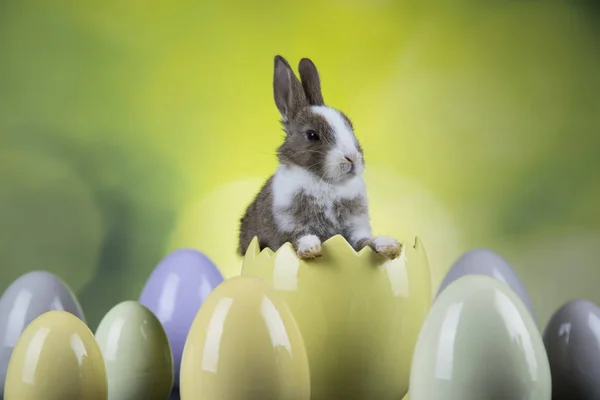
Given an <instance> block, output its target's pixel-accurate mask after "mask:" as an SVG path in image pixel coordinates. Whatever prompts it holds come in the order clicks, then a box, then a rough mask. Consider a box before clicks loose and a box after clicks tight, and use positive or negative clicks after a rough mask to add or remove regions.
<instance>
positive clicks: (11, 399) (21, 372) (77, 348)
mask: <svg viewBox="0 0 600 400" xmlns="http://www.w3.org/2000/svg"><path fill="white" fill-rule="evenodd" d="M107 396H108V389H107V380H106V370H105V367H104V361H103V359H102V354H101V352H100V348H99V346H98V344H97V343H96V340H95V339H94V335H93V334H92V332H91V331H90V330H89V329H88V327H87V326H86V325H85V324H84V323H83V322H82V321H81V320H80V319H79V318H77V317H75V316H74V315H73V314H71V313H68V312H66V311H49V312H46V313H44V314H42V315H40V316H39V317H37V318H36V319H34V320H33V321H32V322H31V323H30V324H29V325H28V326H27V328H25V330H24V331H23V334H22V335H21V337H20V338H19V340H18V341H17V344H16V345H15V348H14V350H13V353H12V356H11V359H10V362H9V364H8V371H7V373H6V384H5V389H4V400H66V399H68V400H107Z"/></svg>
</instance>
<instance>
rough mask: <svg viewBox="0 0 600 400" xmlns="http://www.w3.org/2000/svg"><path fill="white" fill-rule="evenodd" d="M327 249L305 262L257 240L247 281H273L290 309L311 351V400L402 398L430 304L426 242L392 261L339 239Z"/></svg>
mask: <svg viewBox="0 0 600 400" xmlns="http://www.w3.org/2000/svg"><path fill="white" fill-rule="evenodd" d="M322 250H323V256H322V257H320V258H318V259H315V260H311V261H304V260H301V259H299V258H298V257H297V256H296V252H295V251H294V249H293V247H292V245H291V244H289V243H286V244H284V245H283V246H282V247H280V248H279V249H278V250H277V251H276V252H275V253H274V252H273V251H271V249H268V248H266V249H264V250H262V251H260V250H259V247H258V241H257V240H256V238H255V239H254V240H253V241H252V243H251V245H250V247H249V249H248V251H247V252H246V255H245V257H244V264H243V270H242V275H244V276H256V277H259V278H261V279H263V280H265V281H267V282H269V283H271V284H272V286H273V287H274V289H275V290H277V292H278V293H280V294H281V296H282V297H283V298H284V299H285V301H286V303H287V304H289V306H290V309H291V311H292V314H293V315H294V318H295V320H296V321H297V323H298V326H299V328H300V332H301V334H302V337H303V339H304V343H305V345H306V351H307V354H308V359H309V363H310V370H311V396H312V397H311V398H312V399H313V400H331V399H346V400H351V399H357V400H363V399H380V400H388V399H390V400H392V399H393V400H397V399H399V398H402V396H403V395H404V394H405V393H406V391H407V390H408V380H409V374H410V365H411V359H412V353H413V348H414V345H415V343H416V341H417V337H418V334H419V330H420V328H421V325H422V323H423V321H424V320H425V317H426V315H427V312H428V310H429V306H430V302H431V280H430V272H429V265H428V261H427V256H426V254H425V250H424V249H423V245H422V243H421V241H420V240H419V239H418V238H416V239H413V241H412V242H405V243H404V245H403V248H402V251H401V254H400V257H398V258H396V259H394V260H386V259H384V258H383V257H381V256H379V255H378V254H377V253H375V252H374V251H373V250H372V249H371V248H370V247H365V248H364V249H362V250H361V251H359V252H356V251H355V250H354V249H353V248H352V247H351V246H350V245H349V244H348V242H347V241H346V239H344V238H343V237H342V236H340V235H337V236H334V237H332V238H330V239H328V240H327V241H325V242H324V243H323V244H322Z"/></svg>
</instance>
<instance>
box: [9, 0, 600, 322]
mask: <svg viewBox="0 0 600 400" xmlns="http://www.w3.org/2000/svg"><path fill="white" fill-rule="evenodd" d="M599 17H600V14H599V13H598V7H597V6H596V5H595V3H594V2H592V1H588V2H586V1H580V2H561V1H483V0H482V1H449V0H440V1H414V0H413V1H400V0H397V1H389V0H377V1H375V0H345V1H343V0H314V1H313V0H310V1H304V2H300V1H287V0H286V1H283V0H279V1H272V0H258V1H233V0H228V1H223V0H222V1H217V0H211V1H201V2H184V1H180V2H171V3H168V2H157V1H149V2H137V1H112V0H109V1H104V2H90V1H88V2H82V1H62V2H44V1H22V0H1V1H0V290H3V289H5V288H6V287H7V286H8V285H9V284H10V283H11V282H12V281H13V280H14V279H15V278H17V277H18V276H19V275H21V274H23V273H25V272H26V271H29V270H33V269H46V270H50V271H52V272H54V273H56V274H59V275H60V276H61V277H62V278H63V279H64V280H65V281H66V282H67V283H68V284H69V285H70V286H71V287H72V288H73V289H74V290H75V291H76V292H77V294H78V295H79V297H80V299H81V302H82V304H83V307H84V309H85V311H86V313H87V317H88V319H89V320H90V324H91V325H92V326H93V327H95V326H96V324H97V323H98V322H99V320H100V318H101V317H102V316H103V314H104V313H105V312H106V311H108V309H109V308H110V307H111V306H112V305H114V304H115V303H117V302H118V301H121V300H123V299H131V298H137V296H138V294H139V293H140V290H141V288H142V286H143V284H144V281H145V279H146V278H147V276H148V275H149V273H150V272H151V271H152V269H153V268H154V266H155V265H156V264H157V262H158V261H159V260H160V259H161V258H162V257H163V256H164V255H165V254H167V252H168V251H170V250H172V249H175V248H178V247H183V246H193V247H195V248H197V249H200V250H202V251H204V252H206V253H207V254H208V255H209V256H210V257H212V258H213V259H214V260H215V262H217V264H218V265H219V267H221V269H222V270H223V272H224V273H225V275H226V276H232V275H234V274H235V273H236V272H237V270H239V259H238V258H237V257H236V256H235V254H234V250H235V244H236V231H237V221H238V218H239V216H240V213H241V212H242V211H243V209H244V207H245V205H246V204H247V203H248V202H249V201H250V199H251V198H252V196H253V195H254V193H255V192H256V191H257V190H258V188H259V185H260V184H261V183H262V181H263V180H264V179H266V178H267V177H268V176H269V174H271V173H272V172H273V170H274V168H275V167H276V165H277V164H276V159H275V157H274V150H275V148H276V147H277V146H278V144H279V143H280V141H281V138H282V133H281V131H280V130H279V129H280V128H279V124H278V119H279V116H278V114H277V110H276V108H275V105H274V102H273V97H272V86H271V82H272V73H273V71H272V68H273V56H274V55H275V54H282V55H284V56H285V57H286V58H288V60H289V61H290V62H291V63H292V64H293V65H297V63H298V61H299V59H300V58H301V57H305V56H308V57H311V58H312V59H313V60H314V61H315V63H316V64H317V66H318V67H319V69H320V71H321V78H322V81H323V91H324V96H325V100H326V101H327V102H328V103H330V104H331V105H333V106H335V107H338V108H340V109H342V110H344V111H345V112H346V113H347V114H349V115H350V117H351V118H352V119H353V121H354V124H355V126H356V131H357V136H358V137H359V139H360V140H361V142H362V144H363V147H364V149H365V155H366V158H367V164H368V165H367V172H366V176H365V179H366V180H367V185H368V191H369V196H370V198H371V203H372V205H371V208H372V210H371V212H372V218H373V225H374V229H375V230H376V231H377V233H381V234H392V235H398V236H403V235H407V234H413V235H419V236H420V237H421V238H422V240H423V241H424V244H425V246H426V249H427V250H428V253H429V257H430V262H431V265H432V271H433V283H434V285H436V287H437V284H438V283H439V282H440V280H441V279H442V277H443V274H444V273H445V271H446V270H447V269H448V267H449V266H450V265H451V263H452V262H453V261H454V260H455V259H456V258H457V257H458V256H459V255H460V254H461V253H462V252H464V251H466V250H468V249H470V248H473V247H480V246H485V247H489V248H492V249H495V250H496V251H498V252H500V253H501V254H502V255H504V256H505V257H506V258H507V259H508V260H509V261H510V262H511V263H512V264H513V265H514V267H515V269H516V271H517V273H518V274H519V275H520V276H521V278H522V280H523V281H524V283H525V286H526V288H527V290H528V292H529V294H530V296H531V298H532V300H533V302H534V305H535V307H536V310H537V313H538V314H539V317H540V322H541V324H542V325H544V324H545V322H546V321H547V319H548V317H549V315H550V314H551V313H552V312H553V310H554V309H556V308H557V307H558V306H559V305H560V304H561V303H563V302H565V301H567V300H569V299H571V298H574V297H586V298H588V299H591V300H593V301H596V302H600V291H599V290H598V282H600V268H599V263H598V259H599V256H600V211H599V206H600V129H599V128H600V74H599V71H600V47H599V46H598V43H599V39H600V21H599V20H598V18H599Z"/></svg>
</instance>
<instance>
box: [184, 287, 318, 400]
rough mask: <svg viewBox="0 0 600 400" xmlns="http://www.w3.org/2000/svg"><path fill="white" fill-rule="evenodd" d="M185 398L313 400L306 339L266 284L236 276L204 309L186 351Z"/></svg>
mask: <svg viewBox="0 0 600 400" xmlns="http://www.w3.org/2000/svg"><path fill="white" fill-rule="evenodd" d="M180 394H181V399H182V400H195V399H210V400H257V399H260V400H309V399H310V375H309V370H308V360H307V357H306V350H305V347H304V342H303V340H302V336H301V335H300V332H299V330H298V326H297V324H296V322H295V320H294V317H293V316H292V314H291V312H290V310H289V308H288V306H287V305H286V303H285V301H284V300H283V299H282V298H281V297H280V296H279V295H278V294H277V293H276V292H275V291H274V290H273V289H272V288H271V287H270V286H269V285H268V284H267V283H265V282H264V281H262V280H260V279H256V278H253V277H243V276H242V277H235V278H231V279H228V280H226V281H224V282H223V283H222V284H220V285H219V286H217V287H216V288H215V289H214V291H213V292H212V293H211V294H210V295H209V296H208V297H207V299H206V301H205V302H204V304H203V305H202V308H200V311H199V312H198V314H197V316H196V318H195V320H194V322H193V324H192V327H191V329H190V332H189V334H188V338H187V340H186V343H185V347H184V349H183V357H182V360H181V376H180Z"/></svg>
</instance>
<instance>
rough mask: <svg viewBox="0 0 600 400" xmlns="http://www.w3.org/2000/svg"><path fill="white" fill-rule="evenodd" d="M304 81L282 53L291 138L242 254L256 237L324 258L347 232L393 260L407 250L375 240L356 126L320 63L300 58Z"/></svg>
mask: <svg viewBox="0 0 600 400" xmlns="http://www.w3.org/2000/svg"><path fill="white" fill-rule="evenodd" d="M298 71H299V73H300V78H301V80H302V82H300V81H299V80H298V78H297V77H296V75H295V74H294V72H293V71H292V69H291V67H290V65H289V64H288V62H287V61H286V60H285V59H284V58H283V57H281V56H276V57H275V72H274V77H273V93H274V96H275V104H276V105H277V108H278V109H279V112H280V113H281V116H282V121H281V123H282V125H283V130H284V131H285V133H286V137H285V141H284V143H283V144H282V145H281V146H280V147H279V149H278V150H277V156H278V159H279V163H280V165H279V167H278V168H277V171H276V172H275V174H274V175H273V176H271V177H270V178H269V179H268V180H267V181H266V183H265V184H264V185H263V187H262V188H261V190H260V192H259V194H258V195H257V196H256V198H255V199H254V201H253V202H252V204H250V206H249V207H248V209H247V210H246V213H245V215H244V216H243V218H242V219H241V221H240V222H241V226H240V235H239V247H238V252H239V253H240V255H244V254H245V253H246V250H247V248H248V246H249V244H250V242H251V241H252V239H253V238H254V237H255V236H256V237H258V241H259V245H260V248H261V249H264V248H265V247H269V248H270V249H271V250H273V251H276V250H277V249H278V248H279V247H280V246H281V245H283V244H284V243H286V242H290V243H292V245H293V246H294V248H295V250H296V252H297V254H298V256H299V257H300V258H303V259H311V258H315V257H319V256H321V255H322V253H321V243H322V242H323V241H325V240H327V239H328V238H330V237H332V236H334V235H337V234H341V235H342V236H343V237H345V238H346V240H347V241H348V242H349V243H350V244H351V245H352V247H353V248H354V249H355V250H356V251H358V250H360V249H362V248H363V247H365V246H370V247H371V248H373V250H375V251H376V252H377V253H379V254H380V255H382V256H383V257H385V258H388V259H393V258H396V257H398V256H399V255H400V244H399V243H398V242H397V241H396V240H395V239H393V238H390V237H386V236H378V237H373V236H372V234H371V226H370V221H369V214H368V201H367V196H366V193H365V184H364V182H363V180H362V178H361V174H362V172H363V170H364V159H363V152H362V148H361V146H360V144H359V142H358V140H357V139H356V137H355V136H354V132H353V128H352V123H351V122H350V120H349V119H348V117H347V116H346V115H344V114H343V113H342V112H340V111H338V110H336V109H334V108H331V107H328V106H326V105H325V103H324V101H323V96H322V94H321V82H320V78H319V73H318V71H317V68H316V67H315V65H314V64H313V62H312V61H310V60H309V59H307V58H304V59H302V60H301V61H300V65H299V67H298Z"/></svg>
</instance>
